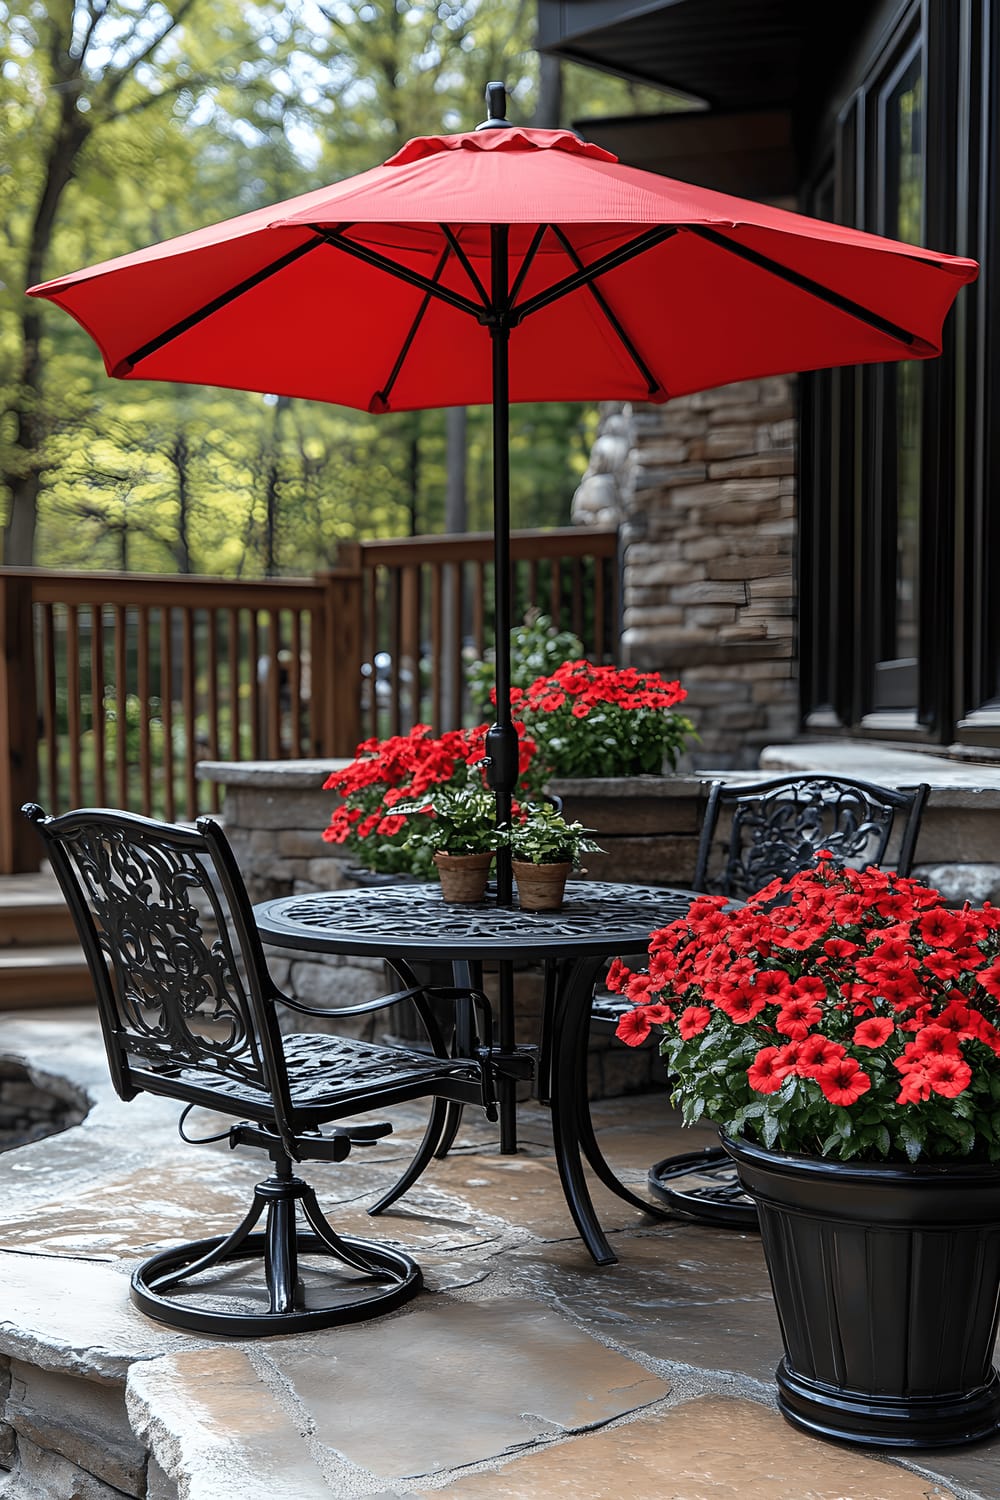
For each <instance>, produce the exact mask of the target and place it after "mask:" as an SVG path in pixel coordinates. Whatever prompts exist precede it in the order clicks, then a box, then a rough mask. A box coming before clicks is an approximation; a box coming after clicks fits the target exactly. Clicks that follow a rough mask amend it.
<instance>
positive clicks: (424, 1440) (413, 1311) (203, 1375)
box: [0, 1009, 1000, 1500]
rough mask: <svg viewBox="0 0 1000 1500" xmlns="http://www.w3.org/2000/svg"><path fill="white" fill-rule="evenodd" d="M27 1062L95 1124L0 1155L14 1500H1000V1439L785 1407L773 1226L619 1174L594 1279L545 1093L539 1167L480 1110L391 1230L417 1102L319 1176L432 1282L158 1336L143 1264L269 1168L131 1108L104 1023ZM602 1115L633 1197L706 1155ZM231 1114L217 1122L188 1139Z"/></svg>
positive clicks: (8, 1493)
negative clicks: (83, 1097) (145, 1296)
mask: <svg viewBox="0 0 1000 1500" xmlns="http://www.w3.org/2000/svg"><path fill="white" fill-rule="evenodd" d="M0 1053H2V1055H4V1056H9V1057H15V1058H19V1059H22V1060H24V1061H26V1062H28V1063H30V1064H31V1065H32V1066H33V1067H34V1068H35V1069H37V1070H41V1071H42V1072H43V1073H50V1074H57V1075H60V1076H63V1077H66V1078H69V1079H70V1080H72V1081H73V1082H74V1083H76V1084H77V1085H79V1086H80V1087H81V1088H82V1089H83V1090H85V1091H86V1093H87V1095H88V1096H89V1098H90V1099H91V1101H92V1108H91V1110H90V1113H89V1115H88V1116H87V1119H86V1120H85V1121H84V1123H83V1124H82V1125H80V1126H77V1127H75V1128H74V1129H72V1130H69V1131H66V1132H64V1133H63V1134H61V1135H58V1136H53V1137H50V1138H49V1139H47V1140H44V1141H40V1142H37V1143H35V1144H33V1145H28V1146H22V1147H20V1148H17V1149H15V1150H12V1151H8V1152H7V1153H5V1154H4V1155H2V1156H0V1292H2V1297H0V1356H2V1357H3V1358H2V1360H0V1365H2V1364H4V1363H5V1362H7V1361H9V1364H10V1375H11V1382H10V1390H9V1394H8V1396H7V1411H6V1420H7V1423H8V1424H9V1427H8V1429H7V1431H6V1438H7V1446H6V1450H5V1451H6V1454H7V1456H6V1458H5V1459H4V1460H3V1461H4V1462H5V1463H6V1464H8V1465H10V1464H14V1468H13V1469H11V1471H10V1473H9V1474H7V1475H6V1476H4V1474H2V1473H0V1496H3V1497H4V1500H114V1497H119V1496H122V1495H127V1496H147V1497H148V1500H175V1497H179V1500H276V1497H280V1500H328V1497H330V1496H341V1497H345V1500H394V1497H400V1496H430V1495H437V1494H440V1495H441V1496H442V1497H444V1500H480V1497H483V1500H486V1497H489V1500H536V1497H539V1500H542V1497H550V1496H551V1497H559V1500H562V1497H567V1500H570V1497H586V1500H612V1497H613V1500H620V1497H621V1496H623V1495H628V1496H629V1497H630V1500H724V1497H734V1500H737V1497H738V1500H952V1497H954V1500H998V1497H1000V1439H998V1440H994V1441H991V1442H988V1443H983V1444H979V1445H977V1446H975V1447H972V1448H966V1449H959V1450H949V1451H947V1452H930V1451H919V1452H914V1453H910V1454H908V1455H907V1456H905V1457H902V1456H900V1455H898V1454H895V1455H887V1454H878V1453H874V1452H868V1451H860V1450H859V1451H855V1450H852V1449H849V1448H846V1447H841V1446H837V1445H834V1444H831V1443H826V1442H823V1441H820V1440H816V1439H813V1438H810V1437H808V1436H806V1435H804V1434H802V1433H799V1432H797V1431H796V1430H795V1429H793V1428H792V1427H791V1426H790V1425H789V1424H788V1423H786V1422H785V1421H784V1419H783V1418H782V1417H781V1416H780V1415H779V1414H778V1412H777V1410H776V1408H775V1404H774V1388H773V1383H772V1375H773V1371H774V1367H775V1364H776V1363H777V1360H778V1358H779V1356H780V1352H781V1350H780V1341H779V1336H778V1329H777V1324H776V1320H775V1315H774V1310H773V1305H772V1301H771V1296H770V1291H769V1287H768V1282H767V1275H766V1272H765V1269H764V1264H763V1259H762V1256H761V1250H760V1244H759V1241H758V1239H757V1237H756V1236H755V1235H744V1234H739V1233H733V1232H730V1231H724V1230H712V1229H708V1228H703V1227H698V1226H696V1225H692V1224H688V1223H682V1222H680V1221H677V1222H671V1223H666V1222H662V1221H657V1220H654V1219H653V1218H652V1217H650V1218H648V1219H644V1218H643V1217H642V1216H641V1215H639V1214H636V1213H634V1212H633V1211H632V1210H631V1209H629V1208H628V1207H627V1205H625V1204H622V1203H621V1202H620V1201H619V1200H617V1199H616V1198H614V1197H612V1196H611V1195H610V1194H606V1193H604V1191H603V1190H600V1189H598V1190H597V1191H596V1192H595V1200H596V1201H597V1203H598V1206H599V1210H600V1212H601V1215H602V1218H603V1221H604V1223H605V1225H606V1226H607V1227H608V1228H609V1230H610V1231H611V1232H612V1236H613V1243H614V1245H615V1248H616V1250H617V1252H618V1254H619V1256H620V1261H619V1263H618V1264H617V1265H615V1266H610V1267H604V1268H598V1267H595V1266H594V1265H593V1264H592V1263H591V1261H590V1259H589V1257H588V1256H587V1253H586V1251H585V1250H584V1248H583V1246H582V1244H581V1243H580V1241H579V1240H578V1239H577V1238H576V1236H575V1234H574V1232H573V1226H572V1223H571V1222H570V1220H569V1216H568V1213H567V1210H566V1207H565V1204H564V1202H563V1198H562V1193H561V1190H560V1186H559V1182H558V1178H557V1176H556V1172H555V1168H554V1165H553V1161H552V1157H551V1150H550V1141H549V1134H548V1121H547V1117H546V1113H545V1111H544V1110H542V1109H540V1108H538V1107H537V1106H534V1105H525V1106H524V1107H523V1109H522V1111H521V1115H520V1121H521V1129H522V1136H523V1144H522V1150H521V1152H520V1153H519V1154H518V1155H517V1156H516V1157H501V1156H499V1155H498V1154H497V1153H496V1147H495V1144H494V1134H493V1127H491V1126H489V1125H487V1124H485V1123H484V1122H481V1121H478V1120H475V1121H473V1120H471V1119H470V1120H468V1121H467V1124H466V1127H465V1128H464V1129H463V1132H462V1134H461V1136H460V1138H459V1143H458V1147H457V1149H456V1150H455V1151H454V1153H453V1154H452V1155H451V1156H450V1157H449V1158H448V1159H447V1160H446V1161H444V1162H436V1163H434V1164H433V1165H432V1167H431V1169H430V1170H429V1171H428V1172H427V1173H426V1175H425V1176H424V1178H423V1179H422V1181H421V1182H420V1183H418V1185H417V1186H416V1188H414V1189H413V1190H412V1191H411V1192H410V1193H409V1195H408V1196H407V1198H406V1199H405V1200H404V1201H403V1203H402V1205H397V1211H395V1212H392V1213H390V1214H388V1215H386V1216H384V1217H383V1218H381V1219H379V1220H372V1219H370V1218H368V1216H367V1215H366V1213H365V1205H366V1204H367V1203H369V1202H371V1201H372V1199H373V1198H374V1197H375V1195H376V1193H377V1192H378V1191H379V1190H381V1189H382V1188H383V1187H384V1186H386V1185H388V1184H389V1183H390V1182H391V1181H392V1180H393V1178H394V1176H395V1174H396V1171H397V1167H398V1164H399V1163H400V1162H401V1161H403V1160H405V1158H406V1155H407V1153H408V1151H409V1150H410V1149H412V1146H413V1144H414V1142H415V1140H416V1138H417V1136H418V1135H419V1132H420V1130H421V1128H422V1116H421V1114H420V1112H419V1111H416V1110H410V1109H408V1110H396V1111H393V1112H391V1113H392V1116H393V1118H394V1120H395V1123H396V1133H395V1134H394V1135H393V1136H392V1137H390V1138H388V1140H386V1141H383V1142H380V1143H379V1144H378V1145H377V1146H375V1147H371V1148H367V1149H365V1150H356V1151H355V1152H354V1154H353V1155H352V1157H351V1158H350V1159H349V1160H348V1161H347V1162H346V1163H344V1164H343V1165H342V1166H339V1167H334V1166H323V1165H318V1164H311V1165H310V1166H309V1167H308V1168H307V1169H306V1171H305V1175H306V1176H307V1177H309V1179H310V1180H311V1181H312V1182H313V1184H314V1185H315V1186H316V1188H317V1190H318V1192H319V1195H320V1199H321V1202H322V1203H323V1205H324V1207H325V1208H326V1209H327V1210H328V1211H330V1213H331V1217H332V1218H333V1219H334V1222H335V1223H336V1224H337V1227H338V1228H340V1229H341V1230H343V1231H345V1232H347V1233H353V1234H361V1235H367V1236H368V1237H373V1238H380V1239H384V1240H388V1241H391V1242H392V1243H394V1244H397V1245H399V1246H401V1247H404V1248H405V1249H407V1250H408V1251H410V1252H412V1253H413V1255H414V1256H415V1257H416V1259H417V1260H418V1261H419V1262H420V1263H421V1265H422V1266H423V1269H424V1273H425V1279H426V1290H425V1291H424V1292H423V1293H422V1294H421V1295H420V1296H419V1297H418V1298H417V1299H416V1300H415V1301H413V1302H411V1303H409V1304H408V1305H407V1306H406V1307H404V1308H402V1309H400V1310H399V1311H398V1312H396V1313H394V1314H392V1315H390V1316H388V1317H385V1318H382V1319H378V1320H373V1321H371V1322H367V1323H362V1324H358V1325H355V1326H352V1327H346V1328H340V1329H330V1330H326V1331H322V1332H317V1333H311V1334H306V1335H298V1336H289V1337H278V1338H268V1339H262V1340H255V1341H233V1340H226V1339H221V1338H209V1337H203V1336H200V1335H195V1334H184V1333H180V1332H174V1331H172V1330H170V1329H167V1328H165V1327H162V1326H160V1325H158V1324H155V1323H153V1322H150V1321H149V1320H148V1319H146V1318H145V1317H144V1316H143V1315H142V1314H141V1313H139V1312H138V1311H136V1310H135V1309H134V1308H133V1307H132V1305H131V1303H130V1302H129V1300H128V1275H129V1273H130V1271H131V1269H132V1267H133V1265H134V1264H135V1263H136V1261H137V1260H139V1259H143V1258H145V1257H146V1256H148V1255H150V1254H152V1253H153V1252H154V1251H155V1250H157V1249H159V1248H162V1247H165V1246H167V1245H170V1244H172V1243H175V1242H177V1241H180V1240H184V1239H189V1238H200V1237H203V1236H205V1235H208V1234H213V1233H218V1232H220V1231H221V1230H223V1229H225V1228H228V1227H229V1226H230V1225H231V1224H232V1223H233V1222H235V1219H236V1217H237V1216H239V1215H241V1214H242V1212H243V1206H244V1205H245V1204H246V1202H247V1201H248V1192H249V1188H250V1186H251V1185H252V1184H253V1183H254V1182H255V1181H256V1180H257V1179H258V1178H259V1177H260V1176H263V1175H264V1173H263V1172H262V1171H260V1170H259V1167H260V1160H261V1159H260V1158H259V1156H258V1155H257V1154H256V1153H252V1152H249V1151H242V1150H241V1151H239V1152H237V1153H230V1152H229V1151H228V1149H227V1148H226V1147H225V1145H224V1144H222V1145H215V1146H201V1147H196V1146H188V1145H185V1144H184V1143H182V1142H181V1141H180V1140H179V1139H178V1136H177V1133H176V1129H175V1124H176V1118H177V1113H178V1110H177V1106H176V1105H174V1104H171V1103H170V1102H169V1101H166V1100H163V1101H158V1100H155V1099H152V1098H149V1097H148V1096H146V1095H143V1096H140V1098H139V1099H137V1100H136V1101H134V1102H133V1103H131V1104H123V1103H121V1102H120V1101H119V1100H117V1099H116V1098H115V1096H114V1094H113V1092H112V1090H111V1088H110V1085H109V1083H108V1080H107V1073H106V1068H105V1063H104V1054H103V1049H102V1047H101V1043H100V1037H99V1033H98V1028H97V1024H96V1021H94V1020H93V1019H92V1018H91V1017H90V1015H89V1013H88V1012H87V1011H85V1010H79V1009H77V1010H65V1011H47V1012H33V1013H20V1014H18V1013H15V1014H10V1013H8V1014H7V1015H6V1016H5V1018H4V1022H3V1039H2V1042H0ZM596 1113H597V1118H598V1120H599V1126H600V1133H601V1138H602V1141H603V1142H604V1144H605V1146H606V1149H607V1151H608V1155H609V1157H610V1159H611V1160H612V1161H613V1162H614V1163H615V1165H616V1166H617V1168H618V1169H619V1170H620V1171H621V1172H622V1174H623V1175H624V1176H625V1177H626V1178H627V1179H629V1180H631V1181H632V1182H633V1183H634V1184H641V1183H642V1182H643V1180H644V1176H645V1168H646V1166H647V1165H648V1164H649V1163H650V1162H651V1161H654V1160H656V1159H658V1158H659V1157H661V1156H663V1155H665V1154H667V1152H669V1151H671V1150H676V1149H690V1148H691V1147H692V1146H694V1145H697V1144H700V1139H699V1138H698V1137H697V1136H695V1135H694V1133H693V1132H684V1133H683V1135H682V1134H681V1132H680V1131H679V1129H678V1127H677V1123H676V1120H675V1119H674V1118H673V1117H672V1116H671V1113H670V1111H669V1108H668V1105H667V1102H666V1098H665V1095H664V1094H656V1095H642V1096H633V1097H631V1098H627V1099H622V1100H616V1101H611V1102H607V1103H604V1104H601V1105H599V1106H597V1110H596ZM218 1123H219V1122H218V1120H217V1119H216V1118H213V1117H212V1116H209V1115H207V1114H204V1113H202V1115H201V1116H198V1115H192V1117H191V1119H190V1121H189V1127H188V1128H189V1129H190V1130H191V1131H192V1132H193V1133H201V1132H202V1130H203V1131H204V1133H206V1134H207V1133H209V1131H210V1130H211V1128H212V1127H213V1125H216V1126H217V1125H218ZM705 1138H706V1139H708V1138H709V1137H708V1133H707V1132H706V1135H705ZM332 1205H339V1206H338V1207H332ZM2 1390H3V1370H2V1369H0V1394H2Z"/></svg>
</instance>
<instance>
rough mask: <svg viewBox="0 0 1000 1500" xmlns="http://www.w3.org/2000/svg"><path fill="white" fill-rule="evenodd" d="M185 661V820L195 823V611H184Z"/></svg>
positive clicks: (182, 688) (183, 658) (182, 693)
mask: <svg viewBox="0 0 1000 1500" xmlns="http://www.w3.org/2000/svg"><path fill="white" fill-rule="evenodd" d="M181 619H182V620H183V622H184V633H183V635H182V637H181V640H182V657H181V712H182V716H183V720H184V800H185V805H186V812H185V817H186V818H188V819H189V820H190V821H193V820H194V819H195V818H196V817H197V816H198V782H197V779H196V777H195V774H194V763H195V759H196V750H197V745H196V743H195V718H196V714H197V703H196V699H195V650H194V610H193V609H192V608H190V606H189V607H187V608H185V609H184V611H183V613H182V615H181Z"/></svg>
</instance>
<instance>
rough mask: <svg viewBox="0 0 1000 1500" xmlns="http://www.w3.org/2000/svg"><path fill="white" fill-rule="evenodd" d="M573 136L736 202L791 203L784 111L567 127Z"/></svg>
mask: <svg viewBox="0 0 1000 1500" xmlns="http://www.w3.org/2000/svg"><path fill="white" fill-rule="evenodd" d="M575 123H576V125H577V127H578V129H579V130H580V133H581V134H582V135H583V136H584V137H585V138H586V139H587V140H588V141H594V142H596V144H597V145H598V146H604V147H605V148H606V149H607V150H608V151H613V152H614V153H615V155H616V156H617V157H618V158H619V160H620V161H623V162H626V163H627V164H628V165H629V166H630V167H642V168H644V169H645V170H646V171H649V172H662V173H664V175H665V176H667V177H678V178H680V179H681V180H682V181H683V182H696V183H697V184H698V185H699V186H700V187H707V188H714V189H715V190H716V191H717V192H720V193H735V194H736V195H737V196H738V197H741V198H757V199H760V200H762V201H767V202H772V203H773V202H774V201H775V200H776V199H782V198H794V196H795V192H796V188H797V186H798V182H797V164H796V157H795V151H794V147H793V143H792V117H791V113H790V111H788V110H757V111H751V112H747V111H740V112H739V113H734V114H716V113H709V112H707V111H705V110H696V111H690V112H687V111H685V112H684V113H671V114H663V115H623V116H620V117H619V116H612V117H604V118H601V119H595V120H578V121H576V122H575Z"/></svg>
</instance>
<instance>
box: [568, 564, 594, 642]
mask: <svg viewBox="0 0 1000 1500" xmlns="http://www.w3.org/2000/svg"><path fill="white" fill-rule="evenodd" d="M570 584H571V598H572V625H571V627H570V628H571V629H572V631H573V634H574V635H578V636H579V637H580V639H581V640H582V641H583V642H584V649H585V652H586V655H588V656H590V655H591V651H590V650H588V649H587V642H586V640H585V639H584V618H583V559H582V558H580V557H574V558H572V559H571V560H570Z"/></svg>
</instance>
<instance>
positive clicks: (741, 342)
mask: <svg viewBox="0 0 1000 1500" xmlns="http://www.w3.org/2000/svg"><path fill="white" fill-rule="evenodd" d="M503 93H504V91H503V87H502V85H499V84H490V85H489V87H488V89H487V99H488V101H489V103H490V108H491V118H490V119H489V120H488V121H487V122H485V126H481V127H480V128H479V129H478V130H476V131H472V132H469V133H465V134H461V135H452V136H429V137H423V138H420V139H417V140H412V141H410V142H409V143H408V144H407V145H406V146H404V147H403V148H402V150H401V151H398V152H397V153H396V155H395V156H393V157H392V158H391V159H390V160H389V161H387V162H385V163H384V164H383V165H382V166H380V167H375V168H373V169H372V170H371V171H368V172H363V173H361V174H360V175H359V176H356V177H352V178H348V179H347V180H345V181H343V182H338V183H334V184H333V185H332V186H330V187H327V188H321V189H320V190H319V191H317V192H313V193H306V194H303V195H302V196H301V197H298V198H292V199H289V200H288V201H287V202H285V203H281V204H278V205H276V206H275V207H273V208H264V209H257V210H255V211H253V212H252V213H248V214H242V215H240V216H239V217H238V218H235V219H229V220H227V221H226V222H225V223H222V224H216V225H213V226H211V227H210V228H207V229H200V230H197V231H195V232H194V233H193V234H185V235H181V236H179V237H178V238H176V239H172V240H167V241H165V242H164V243H162V244H159V245H153V246H151V247H150V248H149V249H146V250H140V251H137V252H135V253H134V254H131V255H123V256H120V257H118V258H117V259H116V260H110V261H105V262H104V263H103V264H101V265H97V266H91V267H89V268H88V269H86V270H83V271H77V272H74V273H72V274H71V275H69V276H62V277H59V278H58V279H56V280H55V281H49V282H46V283H45V284H44V285H42V286H37V287H32V288H31V295H32V296H39V297H47V298H49V299H50V300H51V301H53V302H55V303H57V304H58V305H59V306H60V307H63V308H65V309H66V311H67V312H69V313H70V314H71V315H72V316H73V317H74V318H75V319H76V320H77V322H78V323H80V324H81V326H82V327H83V328H84V329H86V331H87V332H88V333H89V334H90V335H91V337H92V338H93V339H94V340H95V342H96V343H97V345H98V347H99V348H100V350H101V353H102V355H103V356H104V363H105V368H106V369H107V371H108V374H109V375H113V376H116V377H119V378H121V379H140V380H170V381H192V382H197V383H199V384H203V385H217V386H227V387H233V388H236V389H241V390H253V391H268V392H273V393H274V394H278V395H288V396H305V397H312V398H315V399H318V400H322V401H331V402H336V403H339V404H341V405H344V406H352V407H359V408H361V409H362V410H365V411H372V412H387V411H407V410H415V409H419V408H426V407H436V406H449V405H470V404H478V403H485V402H492V405H493V489H494V512H495V513H494V532H495V537H496V552H495V577H496V583H495V594H496V617H495V623H496V659H497V723H496V724H495V725H494V726H493V728H492V729H491V730H490V731H489V734H488V735H487V747H486V748H487V755H488V757H489V768H488V777H489V781H490V785H491V786H492V787H493V788H494V790H495V791H496V793H497V806H498V817H499V819H500V820H501V821H504V820H505V819H506V818H507V817H509V814H510V799H511V793H512V792H513V788H514V785H515V783H516V780H517V760H518V755H517V736H516V734H515V732H514V729H513V726H512V723H511V713H510V702H509V694H510V654H509V632H510V623H511V622H510V554H509V531H510V514H509V472H508V451H507V450H508V411H509V404H510V402H511V401H541V400H560V401H581V400H596V399H606V400H607V399H615V398H618V399H623V400H639V401H656V402H660V401H667V400H669V398H670V397H671V396H676V395H681V394H684V393H686V392H689V391H696V390H704V389H706V388H708V387H710V386H713V385H721V384H725V383H728V382H729V381H734V380H741V379H745V378H749V377H751V376H760V375H771V374H779V373H782V372H785V371H790V370H810V369H817V368H820V367H823V366H829V365H838V364H858V363H864V362H870V361H883V360H896V359H910V358H917V359H923V358H928V357H930V356H933V355H936V354H939V353H940V350H941V327H942V323H943V320H944V317H945V315H946V313H947V311H948V309H949V308H950V306H951V303H952V301H953V300H954V298H955V295H956V293H957V292H958V289H959V287H960V286H962V284H963V283H964V282H967V281H971V280H972V279H973V278H974V277H975V275H976V273H977V269H978V268H977V266H976V263H975V262H974V261H971V260H959V259H957V258H954V257H951V256H947V255H939V254H935V253H934V252H933V251H929V250H923V249H920V248H918V247H916V246H913V245H904V244H899V243H896V242H895V241H891V240H884V239H879V238H877V237H876V236H873V235H867V234H862V233H860V232H859V231H857V230H853V229H847V228H843V227H841V226H838V225H834V224H826V223H822V222H820V221H818V220H814V219H808V218H804V217H802V216H800V215H798V214H792V213H786V212H783V211H782V210H780V209H775V208H768V207H765V206H764V205H761V204H758V203H751V202H746V201H744V200H743V199H740V198H733V197H729V196H727V195H725V194H721V193H714V192H710V191H708V190H706V189H703V188H697V187H691V186H689V185H687V184H685V183H681V182H673V181H671V180H669V179H668V178H664V177H658V176H656V175H654V174H653V173H649V172H642V171H638V170H636V169H634V168H631V167H626V166H623V165H622V164H621V163H620V162H619V161H618V160H617V158H616V157H615V156H613V155H612V154H611V153H610V152H608V151H605V150H603V149H602V148H601V147H599V146H595V145H590V144H588V143H586V142H585V141H582V140H580V139H579V137H578V136H576V135H575V134H574V133H573V132H571V131H566V130H526V129H520V128H518V127H515V126H511V125H508V124H507V123H506V121H504V120H503V118H502V116H503V105H502V101H503ZM488 127H499V128H488ZM498 899H499V900H501V901H509V900H510V873H509V863H508V862H506V861H504V862H501V863H500V868H499V878H498Z"/></svg>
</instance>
